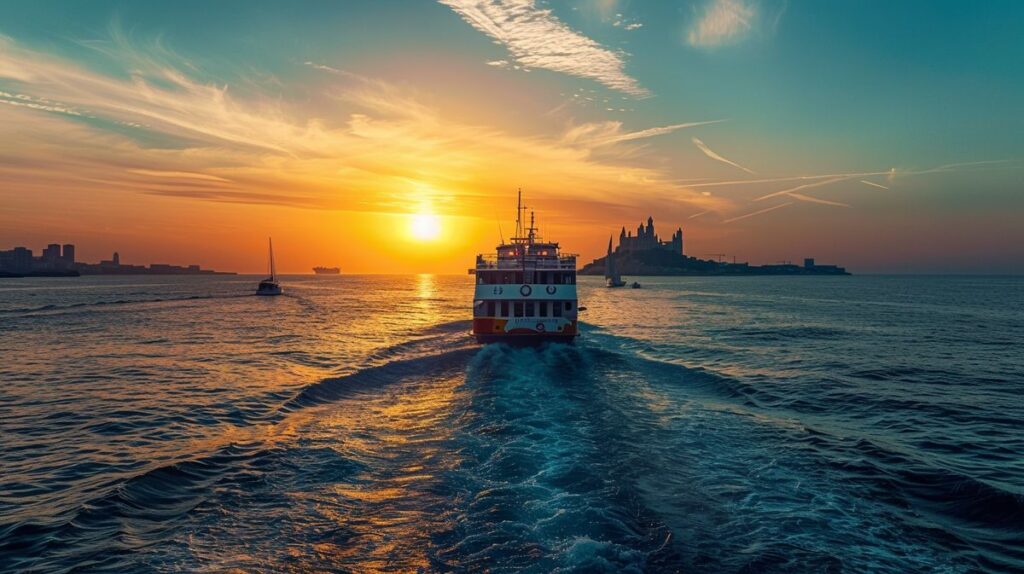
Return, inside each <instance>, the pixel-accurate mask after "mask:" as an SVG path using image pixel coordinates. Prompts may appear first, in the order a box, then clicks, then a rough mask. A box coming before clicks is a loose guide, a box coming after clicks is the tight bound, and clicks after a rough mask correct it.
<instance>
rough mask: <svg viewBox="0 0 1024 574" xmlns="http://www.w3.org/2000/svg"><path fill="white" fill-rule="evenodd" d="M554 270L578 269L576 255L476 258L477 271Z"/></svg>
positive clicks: (489, 256)
mask: <svg viewBox="0 0 1024 574" xmlns="http://www.w3.org/2000/svg"><path fill="white" fill-rule="evenodd" d="M523 267H525V268H527V269H554V270H563V271H571V270H574V269H576V255H562V256H559V257H529V256H528V257H526V259H525V260H523V259H519V258H518V257H500V258H499V257H497V256H494V255H479V256H477V258H476V268H477V269H522V268H523Z"/></svg>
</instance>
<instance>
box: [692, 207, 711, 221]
mask: <svg viewBox="0 0 1024 574" xmlns="http://www.w3.org/2000/svg"><path fill="white" fill-rule="evenodd" d="M709 213H711V210H710V209H708V210H706V211H702V212H700V213H694V214H693V215H691V216H690V217H687V219H697V218H698V217H700V216H702V215H707V214H709Z"/></svg>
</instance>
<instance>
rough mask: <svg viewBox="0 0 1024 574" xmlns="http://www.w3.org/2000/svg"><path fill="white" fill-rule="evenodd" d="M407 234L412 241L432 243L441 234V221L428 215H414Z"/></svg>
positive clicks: (434, 216)
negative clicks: (410, 236)
mask: <svg viewBox="0 0 1024 574" xmlns="http://www.w3.org/2000/svg"><path fill="white" fill-rule="evenodd" d="M409 233H410V234H411V235H412V237H413V239H418V240H420V241H433V240H434V239H437V237H438V236H439V235H440V234H441V220H440V219H439V218H438V217H437V216H436V215H433V214H429V213H420V214H416V215H414V216H412V222H411V224H410V227H409Z"/></svg>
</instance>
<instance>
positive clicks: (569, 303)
mask: <svg viewBox="0 0 1024 574" xmlns="http://www.w3.org/2000/svg"><path fill="white" fill-rule="evenodd" d="M565 310H566V311H572V301H566V302H565Z"/></svg>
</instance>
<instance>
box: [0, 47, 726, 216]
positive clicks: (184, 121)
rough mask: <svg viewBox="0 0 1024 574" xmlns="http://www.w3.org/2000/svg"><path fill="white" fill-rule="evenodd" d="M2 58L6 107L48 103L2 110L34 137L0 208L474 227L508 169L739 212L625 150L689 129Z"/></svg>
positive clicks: (156, 63) (566, 193)
mask: <svg viewBox="0 0 1024 574" xmlns="http://www.w3.org/2000/svg"><path fill="white" fill-rule="evenodd" d="M0 48H2V49H0V89H2V90H4V94H10V95H9V96H2V99H4V100H5V101H9V102H19V103H20V102H29V103H36V104H39V105H37V106H32V107H26V106H23V105H18V106H16V105H7V106H4V105H0V124H2V125H4V126H5V128H6V129H9V130H11V133H23V134H25V137H23V138H22V139H21V140H20V141H19V145H18V147H17V148H16V149H15V148H11V150H9V151H7V152H5V153H7V154H8V155H10V154H14V156H13V157H12V161H6V160H5V161H0V181H4V186H2V187H3V189H0V199H2V197H3V194H5V193H6V194H12V193H19V191H18V190H22V193H24V192H25V191H30V192H33V193H34V192H35V191H36V190H39V189H44V188H54V187H59V188H60V189H62V190H64V191H66V192H67V193H96V194H103V193H112V192H117V193H131V192H135V193H144V194H154V195H163V196H174V197H187V198H197V199H204V200H209V201H216V202H240V203H258V204H271V203H273V204H279V205H287V206H294V207H303V208H318V209H332V210H348V211H376V212H396V211H397V212H401V211H405V210H408V209H409V205H410V201H411V200H413V199H416V200H417V201H419V198H420V197H421V196H422V194H423V193H426V192H424V191H423V190H424V189H426V190H432V191H429V193H432V194H434V195H435V196H436V197H435V198H434V199H435V200H436V201H437V202H438V204H439V205H450V206H453V207H451V209H452V211H453V212H455V211H457V212H459V213H473V212H474V210H476V211H479V210H484V211H486V210H488V209H490V207H489V205H488V204H489V201H490V200H489V199H488V197H489V196H487V194H481V193H480V191H479V190H481V189H489V190H495V189H503V188H505V187H508V186H510V185H512V184H511V183H510V182H509V181H508V180H507V178H508V177H509V174H510V169H511V170H514V171H513V173H514V176H515V178H517V181H524V182H530V181H533V182H557V184H551V185H550V186H549V187H544V185H545V184H539V185H537V186H536V189H537V191H538V192H541V191H542V192H543V193H545V194H547V195H549V196H550V197H552V199H553V200H572V201H577V202H580V203H581V205H582V204H587V202H600V201H610V200H616V201H621V198H622V197H624V196H625V197H628V196H629V195H630V194H632V195H633V196H635V197H638V198H639V197H643V198H644V200H645V201H651V200H655V201H663V202H666V203H679V202H683V203H690V204H693V205H697V206H700V207H702V208H715V209H721V208H723V207H725V206H728V205H730V203H731V202H729V201H728V200H726V199H720V198H711V197H706V196H703V195H701V194H700V193H699V192H697V191H691V190H689V189H688V188H687V187H685V186H683V185H680V184H678V183H675V182H673V181H672V178H671V176H670V173H669V172H668V170H667V169H666V168H664V167H657V166H655V167H650V166H647V165H645V163H647V162H644V161H642V160H643V154H644V152H643V150H641V149H638V148H637V147H636V146H626V145H624V144H625V143H626V142H630V141H634V140H638V139H640V138H646V137H652V136H656V135H659V134H663V133H668V132H671V131H673V130H676V129H682V128H684V127H687V126H688V125H690V124H676V125H673V126H664V127H657V128H650V129H646V130H640V131H636V132H627V131H624V130H623V129H622V125H621V124H620V123H614V122H613V123H612V124H609V125H604V124H598V125H597V126H596V127H595V126H594V125H587V127H584V128H582V129H579V130H576V128H573V127H571V126H570V127H569V128H567V129H568V130H569V131H570V132H573V131H574V130H576V131H575V133H576V136H575V137H570V138H565V137H563V135H564V134H522V133H516V132H509V131H506V130H502V129H498V128H494V127H489V126H481V125H473V124H467V123H465V122H464V121H463V120H462V119H460V118H452V117H448V116H445V115H444V114H443V112H441V111H440V110H439V109H438V108H436V107H433V106H431V105H429V104H425V103H424V102H423V99H422V98H421V97H420V95H419V94H417V93H416V92H414V91H411V90H410V89H408V88H404V87H398V86H396V85H394V84H390V83H388V82H384V81H381V80H378V79H372V78H367V77H363V76H359V75H356V74H352V73H349V72H345V71H344V70H341V69H338V68H335V67H332V66H329V65H326V64H318V63H314V62H309V63H307V64H305V65H306V66H308V67H309V68H311V69H314V70H317V71H322V72H324V73H327V74H328V78H327V82H326V83H318V84H317V88H316V94H315V95H316V97H317V98H319V100H317V101H318V102H319V105H313V104H310V103H309V100H307V99H302V102H301V103H300V104H294V105H290V104H289V102H288V101H287V100H282V99H281V98H280V97H279V96H278V95H277V94H276V93H263V92H259V91H252V90H249V91H245V90H239V89H235V88H234V87H233V86H227V85H223V84H221V85H215V84H212V83H206V82H202V81H199V80H197V79H195V78H196V77H197V76H198V77H201V76H202V72H201V68H200V67H199V66H200V64H198V63H195V62H175V61H174V60H173V57H171V56H169V55H167V54H161V56H160V58H150V57H148V56H147V52H146V49H145V48H140V47H137V46H134V45H131V44H125V45H123V46H119V47H118V49H117V50H110V56H109V57H110V58H112V59H111V60H110V61H107V62H105V64H106V65H105V66H104V69H105V70H106V69H111V70H120V71H117V72H115V73H105V72H99V71H96V70H92V69H90V68H88V67H85V66H83V65H81V64H78V63H75V62H72V61H69V60H66V59H62V58H58V57H54V56H52V55H49V54H45V53H41V52H38V51H34V50H32V49H30V48H27V47H25V46H24V45H20V44H17V43H14V42H13V41H10V40H4V45H3V46H0ZM15 86H16V88H17V89H15ZM310 97H313V96H310ZM44 103H45V105H44ZM64 110H76V111H80V112H81V113H82V114H83V117H85V119H86V120H88V121H85V120H83V117H79V116H70V115H69V114H68V113H66V112H65V111H64ZM701 123H704V122H695V123H693V125H699V124H701ZM129 124H131V125H135V126H137V127H135V128H128V127H127V126H128V125H129ZM168 142H171V143H170V144H169V143H168ZM595 147H600V153H599V154H598V153H596V152H595ZM650 163H651V164H657V163H658V162H650ZM41 186H42V187H41ZM456 200H458V202H456ZM478 208H479V209H478ZM442 211H443V209H442Z"/></svg>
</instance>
